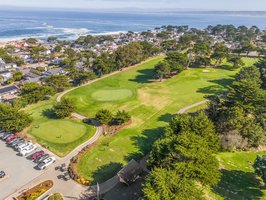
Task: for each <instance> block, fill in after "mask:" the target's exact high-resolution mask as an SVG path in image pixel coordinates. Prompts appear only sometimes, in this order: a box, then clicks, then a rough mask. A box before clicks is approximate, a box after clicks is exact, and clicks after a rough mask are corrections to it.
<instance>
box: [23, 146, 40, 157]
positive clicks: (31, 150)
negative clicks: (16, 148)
mask: <svg viewBox="0 0 266 200" xmlns="http://www.w3.org/2000/svg"><path fill="white" fill-rule="evenodd" d="M35 149H37V146H36V145H30V146H27V147H25V148H23V149H22V150H21V151H20V152H19V154H20V155H22V156H26V155H28V154H29V153H31V152H33V151H34V150H35Z"/></svg>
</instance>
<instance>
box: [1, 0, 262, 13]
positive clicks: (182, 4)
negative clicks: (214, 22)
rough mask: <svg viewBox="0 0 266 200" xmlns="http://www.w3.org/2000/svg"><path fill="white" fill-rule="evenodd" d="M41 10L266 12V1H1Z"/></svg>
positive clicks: (4, 3)
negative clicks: (108, 9)
mask: <svg viewBox="0 0 266 200" xmlns="http://www.w3.org/2000/svg"><path fill="white" fill-rule="evenodd" d="M3 5H5V6H19V7H20V6H23V7H41V8H44V7H46V8H82V9H90V8H96V9H101V8H102V9H106V8H126V7H136V8H146V9H148V8H180V9H196V10H265V11H266V0H0V7H1V6H3Z"/></svg>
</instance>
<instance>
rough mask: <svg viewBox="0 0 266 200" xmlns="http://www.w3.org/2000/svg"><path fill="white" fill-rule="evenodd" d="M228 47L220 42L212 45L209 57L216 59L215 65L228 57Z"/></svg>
mask: <svg viewBox="0 0 266 200" xmlns="http://www.w3.org/2000/svg"><path fill="white" fill-rule="evenodd" d="M229 53H230V49H229V48H228V47H227V46H225V45H224V44H222V43H217V44H215V46H214V50H213V53H212V55H211V58H212V59H214V60H216V62H215V65H214V66H215V67H217V66H218V65H220V64H221V62H222V60H223V59H225V58H227V57H228V54H229Z"/></svg>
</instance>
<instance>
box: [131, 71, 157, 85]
mask: <svg viewBox="0 0 266 200" xmlns="http://www.w3.org/2000/svg"><path fill="white" fill-rule="evenodd" d="M137 72H138V73H140V74H139V75H137V76H136V77H135V79H129V81H133V82H137V83H152V82H154V70H153V69H141V70H138V71H137Z"/></svg>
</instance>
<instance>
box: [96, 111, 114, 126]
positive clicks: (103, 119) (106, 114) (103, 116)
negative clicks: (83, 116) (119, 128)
mask: <svg viewBox="0 0 266 200" xmlns="http://www.w3.org/2000/svg"><path fill="white" fill-rule="evenodd" d="M112 119H113V115H112V113H111V112H110V111H109V110H105V109H103V110H100V111H98V112H97V114H96V120H97V121H98V122H100V123H101V124H108V123H109V122H110V121H111V120H112Z"/></svg>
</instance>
